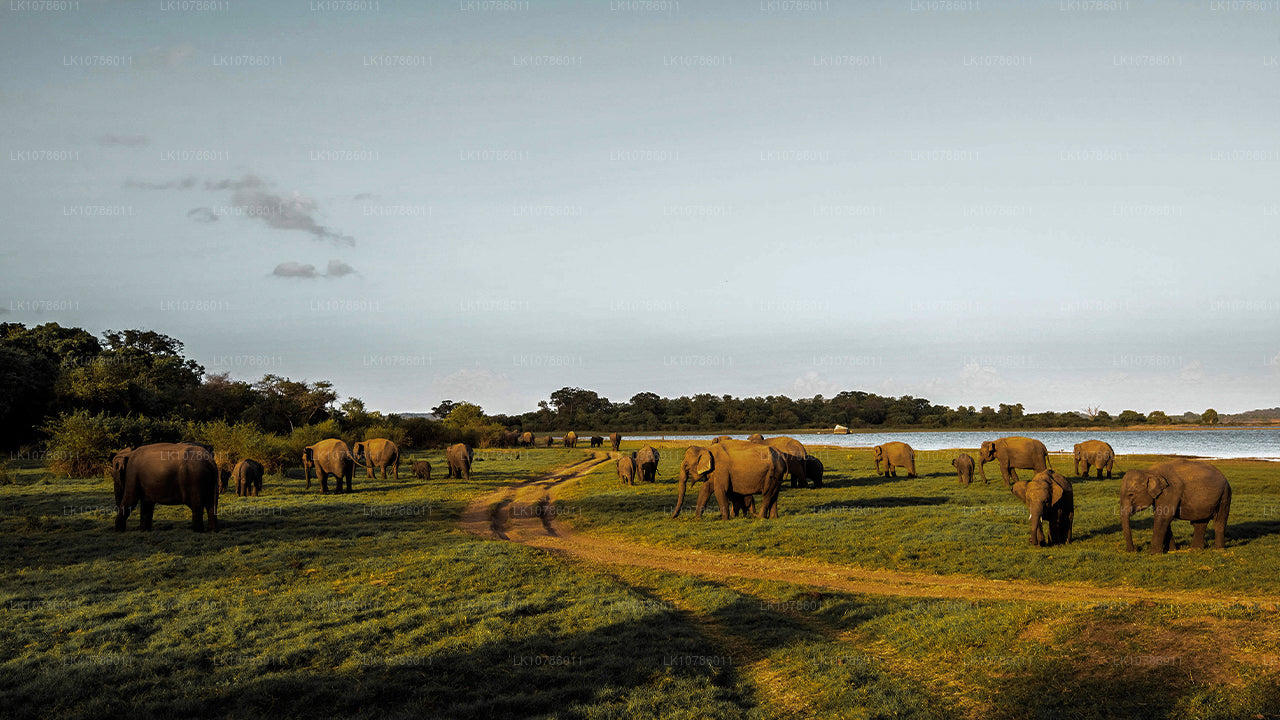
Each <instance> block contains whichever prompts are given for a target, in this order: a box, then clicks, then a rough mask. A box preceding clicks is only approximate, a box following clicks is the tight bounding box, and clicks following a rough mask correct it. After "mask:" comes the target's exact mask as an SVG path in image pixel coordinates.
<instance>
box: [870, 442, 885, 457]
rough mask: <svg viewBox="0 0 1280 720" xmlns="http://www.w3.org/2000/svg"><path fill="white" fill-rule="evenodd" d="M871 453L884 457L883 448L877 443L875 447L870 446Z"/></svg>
mask: <svg viewBox="0 0 1280 720" xmlns="http://www.w3.org/2000/svg"><path fill="white" fill-rule="evenodd" d="M871 454H872V455H873V456H875V457H876V458H882V457H884V448H882V447H880V446H879V445H877V446H875V447H873V448H871Z"/></svg>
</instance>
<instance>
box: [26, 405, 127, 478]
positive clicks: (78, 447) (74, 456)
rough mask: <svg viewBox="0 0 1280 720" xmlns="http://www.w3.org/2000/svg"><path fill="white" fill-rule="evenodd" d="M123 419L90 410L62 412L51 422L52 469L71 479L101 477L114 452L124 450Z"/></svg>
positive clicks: (50, 466)
mask: <svg viewBox="0 0 1280 720" xmlns="http://www.w3.org/2000/svg"><path fill="white" fill-rule="evenodd" d="M121 420H122V418H119V417H112V416H109V415H106V414H104V413H98V414H90V413H89V411H88V410H77V411H75V412H73V413H62V414H61V415H59V416H58V417H57V418H55V419H53V420H51V421H49V424H48V425H46V426H45V427H44V432H46V433H48V435H49V443H48V447H47V450H48V451H49V460H50V462H49V470H50V471H52V472H54V473H61V474H63V475H66V476H68V477H90V476H93V475H98V474H100V473H101V472H102V471H103V470H104V469H105V468H106V465H107V460H108V459H110V457H111V455H112V453H114V452H115V451H116V450H119V449H120V448H121V447H123V443H121V441H120V433H121V426H122V424H123V423H122V422H121Z"/></svg>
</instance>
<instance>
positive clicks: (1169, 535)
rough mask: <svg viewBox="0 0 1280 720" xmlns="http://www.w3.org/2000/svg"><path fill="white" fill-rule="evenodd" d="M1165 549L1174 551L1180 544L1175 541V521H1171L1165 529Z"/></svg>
mask: <svg viewBox="0 0 1280 720" xmlns="http://www.w3.org/2000/svg"><path fill="white" fill-rule="evenodd" d="M1164 538H1165V549H1166V550H1167V551H1168V552H1173V551H1174V550H1177V549H1178V544H1177V543H1175V542H1174V541H1173V523H1169V526H1168V528H1167V529H1166V530H1165V531H1164Z"/></svg>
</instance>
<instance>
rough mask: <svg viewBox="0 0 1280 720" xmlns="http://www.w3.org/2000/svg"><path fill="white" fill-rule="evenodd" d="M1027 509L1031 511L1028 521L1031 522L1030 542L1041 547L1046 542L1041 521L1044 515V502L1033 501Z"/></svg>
mask: <svg viewBox="0 0 1280 720" xmlns="http://www.w3.org/2000/svg"><path fill="white" fill-rule="evenodd" d="M1027 509H1028V511H1029V513H1028V517H1027V521H1028V522H1030V523H1031V541H1030V542H1031V544H1032V545H1033V546H1035V547H1040V546H1041V545H1043V544H1045V543H1044V534H1043V532H1042V531H1043V528H1042V527H1041V526H1040V521H1041V520H1042V519H1043V517H1044V503H1042V502H1032V503H1031V504H1030V505H1029V506H1028V508H1027Z"/></svg>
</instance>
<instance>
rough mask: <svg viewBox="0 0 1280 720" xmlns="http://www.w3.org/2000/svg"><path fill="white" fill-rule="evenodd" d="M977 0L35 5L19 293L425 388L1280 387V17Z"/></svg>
mask: <svg viewBox="0 0 1280 720" xmlns="http://www.w3.org/2000/svg"><path fill="white" fill-rule="evenodd" d="M975 5H976V7H977V9H976V10H971V11H963V12H948V11H934V10H933V9H932V8H936V7H940V6H939V5H938V4H936V3H928V2H923V1H920V0H917V1H912V0H904V1H903V2H893V3H879V4H877V3H837V2H830V3H810V4H808V6H807V7H809V8H810V10H807V11H806V10H792V9H790V8H795V7H805V6H798V5H796V4H788V5H786V6H781V5H778V4H771V3H768V2H764V3H761V2H756V3H687V2H681V3H666V4H665V6H666V7H670V8H672V9H671V10H667V11H646V10H645V9H643V8H648V7H662V6H663V4H658V5H653V4H643V3H640V4H627V3H620V2H608V1H606V2H600V3H594V4H592V5H591V6H590V7H579V4H577V3H573V4H570V3H548V2H536V1H532V0H531V2H528V3H523V4H522V3H515V4H508V5H507V7H512V8H515V9H510V10H499V9H489V8H492V7H494V6H493V5H491V4H485V3H467V2H462V3H457V2H455V3H439V4H431V5H419V4H416V3H394V2H378V3H366V4H364V6H365V7H369V8H371V9H369V10H365V11H352V12H348V11H343V10H340V9H333V8H334V7H338V8H341V7H344V6H342V5H336V6H335V5H329V4H326V3H323V2H319V0H317V1H316V2H309V1H307V2H293V3H273V4H271V7H269V8H258V7H255V6H253V5H250V4H248V3H240V2H235V1H234V0H232V1H231V2H228V3H214V4H212V7H213V8H215V9H213V10H210V11H205V12H199V11H190V10H189V8H191V7H195V6H194V5H192V4H185V5H184V4H182V3H176V4H172V3H166V2H160V1H159V0H157V1H155V2H147V3H132V4H123V5H121V4H116V3H110V4H108V3H96V2H80V3H79V4H78V6H75V8H74V9H69V10H67V11H64V12H39V11H31V10H23V9H21V8H22V6H21V5H20V4H15V5H9V6H8V7H5V8H0V15H3V17H2V18H0V66H2V67H4V68H5V71H4V73H0V146H2V147H3V152H4V162H5V172H4V173H3V174H0V190H2V191H3V198H4V200H3V201H2V204H0V208H2V210H3V217H4V219H5V224H4V225H5V230H4V233H3V236H2V237H3V240H2V241H0V242H2V243H3V244H2V245H0V258H2V259H0V312H2V313H3V314H2V315H0V317H3V319H4V320H7V321H19V322H26V323H39V322H45V321H49V320H54V321H57V322H60V323H63V324H73V325H82V326H84V327H87V328H89V329H91V330H93V331H101V330H104V329H108V328H123V327H146V328H151V329H155V330H159V331H161V332H165V333H168V334H170V335H174V336H176V337H178V338H180V339H182V340H183V341H184V342H186V344H187V350H188V352H189V353H190V354H191V356H192V357H194V358H195V359H197V360H198V361H200V362H201V363H203V364H204V365H205V367H206V368H207V369H208V370H209V371H210V372H220V371H223V370H229V371H231V373H232V374H233V375H234V376H236V377H240V378H244V379H256V378H257V377H259V376H261V375H262V374H263V372H275V373H278V374H284V375H288V376H291V377H294V378H299V379H300V378H308V379H322V378H324V379H331V380H333V381H334V382H335V383H336V384H337V386H338V388H339V389H340V390H341V391H342V392H343V393H344V394H347V395H356V396H359V397H362V398H364V399H365V400H366V401H367V402H368V403H369V404H370V405H371V406H373V407H376V408H380V409H384V410H391V411H414V410H424V409H427V408H429V407H431V406H432V405H434V404H436V403H437V402H439V401H440V400H442V399H445V398H451V399H454V400H464V399H465V400H472V401H477V402H480V403H481V404H482V405H483V406H484V407H485V408H486V409H488V410H491V411H506V412H516V411H523V410H528V409H532V408H534V407H535V406H536V402H537V400H539V399H542V398H545V397H546V396H547V395H548V394H549V393H550V392H551V391H553V390H555V389H557V388H559V387H562V386H565V385H578V386H582V387H588V388H592V389H595V390H597V391H598V392H600V393H601V394H603V395H606V396H608V397H610V398H612V399H614V400H625V399H627V398H629V397H630V396H631V395H633V394H634V393H636V392H641V391H653V392H657V393H660V394H664V395H677V394H689V393H697V392H712V393H716V394H722V393H730V394H734V395H740V396H741V395H767V394H779V393H785V394H788V395H791V396H793V397H794V396H812V395H813V394H815V393H823V394H825V395H831V394H833V393H835V392H839V391H840V390H846V389H863V390H870V391H875V392H882V393H886V394H891V395H901V394H907V393H910V394H914V395H918V396H924V397H928V398H929V399H931V400H933V401H935V402H940V403H945V404H950V405H953V406H954V405H957V404H965V405H979V406H981V405H984V404H992V405H994V404H997V403H1000V402H1022V403H1023V404H1024V405H1026V406H1027V408H1028V409H1031V410H1042V409H1055V410H1075V409H1082V408H1084V407H1086V406H1089V407H1094V406H1101V407H1103V408H1105V409H1108V410H1110V411H1112V412H1113V413H1114V412H1118V411H1119V410H1122V409H1125V408H1133V409H1137V410H1141V411H1149V410H1152V409H1164V410H1167V411H1170V412H1182V411H1183V410H1197V411H1199V410H1202V409H1204V408H1205V407H1208V406H1211V405H1212V406H1215V407H1217V408H1218V409H1219V410H1220V411H1239V410H1245V409H1251V408H1255V407H1272V406H1276V405H1280V397H1278V392H1277V391H1280V367H1278V365H1280V360H1277V358H1278V357H1280V332H1278V331H1280V289H1278V288H1277V283H1276V271H1275V268H1276V266H1277V259H1278V256H1280V250H1278V249H1277V248H1278V246H1277V239H1278V232H1277V230H1278V226H1280V198H1277V196H1276V181H1277V177H1278V175H1280V173H1278V171H1280V145H1278V143H1277V141H1276V140H1275V138H1276V137H1277V133H1276V130H1277V127H1276V126H1277V123H1280V92H1278V91H1277V90H1278V86H1280V61H1277V57H1278V56H1280V12H1276V11H1275V10H1274V9H1272V10H1263V11H1260V12H1256V11H1255V12H1251V11H1220V10H1215V9H1214V8H1215V7H1219V6H1215V5H1214V4H1212V3H1207V2H1203V3H1194V4H1193V3H1181V4H1176V5H1175V4H1165V3H1162V4H1160V5H1159V6H1155V5H1154V4H1148V3H1120V4H1114V5H1113V7H1120V8H1121V9H1119V10H1117V11H1114V12H1103V11H1092V10H1074V9H1072V8H1075V7H1079V6H1078V5H1072V4H1070V3H1057V2H1055V3H1042V4H1038V5H1037V6H1036V7H1034V8H1031V9H1028V8H1027V5H1026V4H1025V3H1019V4H1016V5H1015V4H1011V3H989V2H984V1H981V0H980V1H979V2H977V3H968V6H970V7H974V6H975ZM15 7H16V8H18V9H17V10H15V9H14V8H15ZM782 7H785V8H788V9H778V8H782ZM166 8H174V9H166ZM183 8H188V9H186V10H184V9H183ZM110 63H114V65H112V64H110ZM104 65H106V66H104ZM264 213H265V214H264ZM334 261H336V263H335V262H334ZM308 266H310V268H311V269H308ZM352 269H353V270H354V272H349V270H352Z"/></svg>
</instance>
